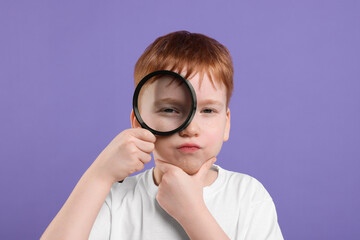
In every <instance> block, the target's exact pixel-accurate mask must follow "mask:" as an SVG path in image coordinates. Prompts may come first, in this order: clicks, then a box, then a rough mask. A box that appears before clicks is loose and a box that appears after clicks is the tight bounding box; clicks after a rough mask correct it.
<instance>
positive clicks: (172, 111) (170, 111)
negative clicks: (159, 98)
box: [161, 108, 177, 113]
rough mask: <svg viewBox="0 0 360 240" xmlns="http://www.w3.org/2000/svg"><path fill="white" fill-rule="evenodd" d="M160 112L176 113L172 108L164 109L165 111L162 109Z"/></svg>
mask: <svg viewBox="0 0 360 240" xmlns="http://www.w3.org/2000/svg"><path fill="white" fill-rule="evenodd" d="M161 112H166V113H176V112H177V111H176V110H175V109H172V108H165V109H162V110H161Z"/></svg>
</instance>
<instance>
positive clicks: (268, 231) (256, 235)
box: [245, 199, 284, 240]
mask: <svg viewBox="0 0 360 240" xmlns="http://www.w3.org/2000/svg"><path fill="white" fill-rule="evenodd" d="M249 215H250V216H249V225H248V229H247V232H246V235H245V239H249V240H250V239H268V240H283V239H284V238H283V236H282V234H281V230H280V227H279V224H278V220H277V214H276V210H275V205H274V202H273V200H272V199H267V200H264V201H262V202H258V203H255V204H253V206H252V207H251V209H250V214H249Z"/></svg>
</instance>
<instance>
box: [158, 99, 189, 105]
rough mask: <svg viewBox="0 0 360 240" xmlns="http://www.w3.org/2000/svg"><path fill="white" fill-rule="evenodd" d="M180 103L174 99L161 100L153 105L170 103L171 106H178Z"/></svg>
mask: <svg viewBox="0 0 360 240" xmlns="http://www.w3.org/2000/svg"><path fill="white" fill-rule="evenodd" d="M181 102H182V101H181V100H179V99H175V98H161V99H158V100H156V101H155V104H160V103H170V104H171V103H172V104H178V103H181Z"/></svg>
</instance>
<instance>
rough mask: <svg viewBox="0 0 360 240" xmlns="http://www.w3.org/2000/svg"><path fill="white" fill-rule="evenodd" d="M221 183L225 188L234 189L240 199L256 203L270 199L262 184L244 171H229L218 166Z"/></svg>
mask: <svg viewBox="0 0 360 240" xmlns="http://www.w3.org/2000/svg"><path fill="white" fill-rule="evenodd" d="M219 173H220V174H222V175H223V176H222V181H223V185H224V187H225V188H226V189H227V190H231V191H234V192H235V193H236V195H238V197H240V198H241V199H242V200H245V199H246V200H247V201H250V202H251V203H257V202H261V201H264V200H272V199H271V196H270V194H269V193H268V191H267V190H266V189H265V187H264V185H263V184H262V183H261V182H260V181H258V180H257V179H256V178H255V177H253V176H250V175H248V174H244V173H238V172H234V171H229V170H226V169H223V168H221V167H219Z"/></svg>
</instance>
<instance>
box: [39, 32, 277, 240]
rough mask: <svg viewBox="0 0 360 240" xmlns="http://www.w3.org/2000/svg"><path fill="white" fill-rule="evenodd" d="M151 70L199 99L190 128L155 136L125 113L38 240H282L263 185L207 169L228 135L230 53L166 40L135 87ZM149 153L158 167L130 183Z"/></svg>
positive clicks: (197, 40)
mask: <svg viewBox="0 0 360 240" xmlns="http://www.w3.org/2000/svg"><path fill="white" fill-rule="evenodd" d="M156 70H172V71H175V72H178V73H180V74H181V75H183V76H185V78H187V79H188V80H189V81H190V82H191V84H192V86H193V88H194V90H195V92H196V97H197V110H196V113H195V116H194V118H193V120H192V121H191V123H190V124H189V125H188V126H187V127H186V128H185V129H184V130H182V131H180V132H178V133H175V134H173V135H170V136H154V135H153V134H152V133H151V132H150V131H148V130H145V129H143V128H140V125H139V123H138V122H137V120H136V118H135V117H134V113H133V112H132V113H131V124H132V128H131V129H127V130H125V131H123V132H121V133H120V134H119V135H118V136H116V137H115V138H114V139H113V140H112V142H111V143H110V144H109V145H108V146H107V147H106V148H105V149H104V150H103V151H102V152H101V153H100V155H99V156H98V157H97V159H96V160H95V161H94V163H93V164H92V165H91V166H90V167H89V169H88V170H87V171H86V172H85V173H84V175H83V176H82V178H81V179H80V181H79V183H78V184H77V185H76V187H75V189H74V190H73V192H72V193H71V195H70V197H69V199H68V200H67V201H66V203H65V204H64V206H63V207H62V209H61V210H60V211H59V213H58V214H57V216H56V217H55V218H54V220H53V221H52V222H51V224H50V225H49V227H48V228H47V229H46V231H45V233H44V234H43V236H42V238H43V239H87V238H90V239H189V238H191V239H229V238H230V239H283V237H282V234H281V231H280V228H279V225H278V223H277V215H276V210H275V206H274V203H273V201H272V199H271V197H270V195H269V194H268V193H267V191H266V190H265V189H264V187H263V186H262V185H261V183H259V182H258V181H257V180H256V179H254V178H252V177H250V176H248V175H245V174H240V173H235V172H231V171H227V170H225V169H222V168H221V167H219V166H217V165H214V163H215V161H216V156H217V155H218V153H219V152H220V149H221V146H222V143H223V142H224V141H227V140H228V138H229V132H230V110H229V108H228V104H229V100H230V96H231V93H232V89H233V65H232V60H231V56H230V54H229V52H228V50H227V49H226V48H225V47H224V46H223V45H221V44H220V43H218V42H217V41H216V40H214V39H211V38H209V37H207V36H204V35H202V34H194V33H189V32H186V31H180V32H174V33H170V34H168V35H165V36H163V37H160V38H158V39H156V40H155V42H154V43H152V44H151V45H150V46H149V47H148V48H147V49H146V50H145V52H144V53H143V55H142V56H141V57H140V59H139V60H138V62H137V63H136V65H135V85H137V84H138V83H139V81H140V80H141V78H142V77H144V76H145V75H147V74H148V73H150V72H153V71H156ZM151 153H153V156H154V160H155V167H154V168H153V169H150V170H147V171H145V172H143V173H141V174H138V175H136V176H132V177H128V176H129V175H130V174H132V173H134V172H136V171H140V170H141V169H143V168H144V164H146V163H148V162H150V160H151V156H150V154H151ZM121 180H124V181H123V182H122V183H119V182H118V181H121ZM109 192H110V193H109Z"/></svg>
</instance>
